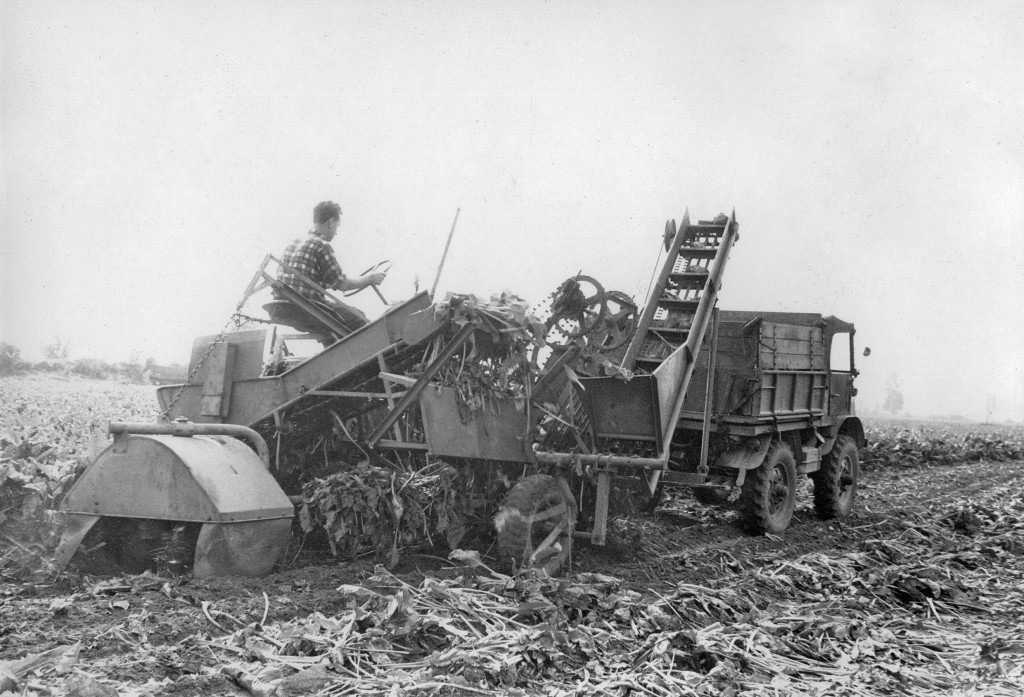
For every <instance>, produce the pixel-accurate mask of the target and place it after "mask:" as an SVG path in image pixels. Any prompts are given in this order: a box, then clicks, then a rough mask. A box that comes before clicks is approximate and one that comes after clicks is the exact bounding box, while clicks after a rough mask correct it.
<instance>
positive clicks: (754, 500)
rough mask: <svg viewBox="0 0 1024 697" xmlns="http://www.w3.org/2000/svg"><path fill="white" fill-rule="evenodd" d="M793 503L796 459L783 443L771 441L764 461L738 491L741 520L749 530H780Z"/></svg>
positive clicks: (751, 471)
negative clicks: (739, 491) (741, 489)
mask: <svg viewBox="0 0 1024 697" xmlns="http://www.w3.org/2000/svg"><path fill="white" fill-rule="evenodd" d="M795 506H796V460H794V459H793V451H792V450H791V449H790V447H789V446H788V445H786V444H785V443H773V444H772V445H771V447H769V448H768V454H767V455H765V457H764V462H762V463H761V465H760V466H759V467H758V468H757V469H752V470H749V471H748V472H747V478H746V481H744V482H743V491H742V492H741V493H740V512H741V515H742V517H743V523H744V525H745V526H746V527H747V529H748V530H750V531H751V532H752V533H754V534H757V535H762V534H764V533H766V532H770V533H780V532H782V531H784V530H785V529H786V528H788V527H789V523H790V521H791V520H792V519H793V509H794V508H795Z"/></svg>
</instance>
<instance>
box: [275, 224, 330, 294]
mask: <svg viewBox="0 0 1024 697" xmlns="http://www.w3.org/2000/svg"><path fill="white" fill-rule="evenodd" d="M281 263H282V264H283V265H284V266H285V267H288V269H290V270H286V269H285V268H284V267H282V268H281V269H279V270H278V272H277V280H279V281H281V282H282V283H285V284H286V285H288V286H290V287H292V288H294V289H295V290H296V291H298V292H299V294H300V295H302V296H304V297H307V298H309V299H311V300H319V301H320V302H323V301H324V294H323V293H321V292H320V291H318V290H317V289H316V288H314V287H313V286H311V285H309V284H308V283H306V282H305V281H303V280H302V279H301V278H299V277H298V276H297V275H295V274H294V273H292V271H297V272H299V273H301V274H302V275H303V276H305V277H307V278H308V279H309V280H311V281H313V282H314V283H317V284H319V285H320V287H322V288H327V289H333V288H336V287H337V286H338V284H340V283H341V282H342V280H344V278H345V275H344V274H343V273H342V272H341V265H340V264H338V260H337V258H335V256H334V250H333V249H332V248H331V245H330V243H329V242H328V241H327V240H325V239H324V238H322V237H320V236H319V235H317V234H316V231H315V230H310V231H309V234H308V235H306V237H305V238H299V239H297V240H295V241H294V242H292V243H291V244H290V245H288V248H287V249H285V250H284V255H283V256H282V257H281ZM274 295H275V296H276V297H280V296H279V295H278V294H277V293H276V292H275V293H274Z"/></svg>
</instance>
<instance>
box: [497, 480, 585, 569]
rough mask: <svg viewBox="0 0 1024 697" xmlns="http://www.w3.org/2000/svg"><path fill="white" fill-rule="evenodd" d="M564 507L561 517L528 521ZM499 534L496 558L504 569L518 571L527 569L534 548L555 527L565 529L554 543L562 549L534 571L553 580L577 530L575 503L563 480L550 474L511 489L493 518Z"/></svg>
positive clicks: (518, 484) (566, 555)
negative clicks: (543, 573) (544, 574)
mask: <svg viewBox="0 0 1024 697" xmlns="http://www.w3.org/2000/svg"><path fill="white" fill-rule="evenodd" d="M562 503H564V504H565V506H566V510H565V512H564V513H562V514H561V515H558V516H555V517H553V518H548V519H546V520H540V521H531V520H530V519H531V518H532V517H533V516H535V515H537V514H538V513H543V512H544V511H547V510H550V509H551V508H553V507H555V506H558V505H559V504H562ZM494 523H495V527H496V528H497V530H498V556H499V558H500V559H501V561H502V564H503V565H504V567H505V568H506V569H509V570H513V569H514V570H516V571H519V570H521V569H523V568H527V567H528V562H529V559H530V557H531V556H532V555H533V551H534V549H535V548H536V545H538V544H540V543H541V542H542V541H543V540H544V538H546V537H547V536H548V533H550V532H551V531H552V530H553V529H554V528H555V526H556V525H557V524H558V523H563V524H564V529H563V530H562V532H561V533H560V534H559V536H558V538H557V539H556V543H557V544H559V545H561V550H559V551H558V553H557V554H552V555H551V556H548V557H545V558H544V559H542V560H540V561H541V562H542V563H541V564H539V565H537V566H536V567H535V568H538V569H543V570H544V571H546V572H547V574H548V575H549V576H554V575H555V574H556V573H557V572H558V570H559V569H560V568H561V567H562V565H563V564H564V563H565V562H566V560H567V559H568V558H569V552H570V551H571V550H572V533H573V530H575V528H576V502H575V501H573V498H572V495H571V494H570V493H569V487H568V485H566V484H565V483H564V480H561V481H560V480H559V479H556V478H555V477H552V476H551V475H549V474H531V475H530V476H529V477H526V478H525V479H522V480H521V481H519V482H518V483H517V484H516V485H515V486H513V487H512V488H511V489H510V490H509V492H508V494H507V495H506V496H505V500H504V501H502V503H501V506H500V508H499V509H498V513H497V515H496V516H495V517H494Z"/></svg>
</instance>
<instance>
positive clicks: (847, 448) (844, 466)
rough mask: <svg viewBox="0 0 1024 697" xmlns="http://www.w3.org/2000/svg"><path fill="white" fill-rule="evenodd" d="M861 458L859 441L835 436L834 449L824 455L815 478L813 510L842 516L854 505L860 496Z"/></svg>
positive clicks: (833, 516)
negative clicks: (858, 482)
mask: <svg viewBox="0 0 1024 697" xmlns="http://www.w3.org/2000/svg"><path fill="white" fill-rule="evenodd" d="M859 473H860V461H859V458H858V457H857V443H856V442H855V441H854V440H853V438H851V437H850V436H839V437H838V438H836V442H835V445H833V446H832V450H831V451H830V452H829V453H828V455H826V456H825V457H824V458H822V463H821V469H819V470H818V471H817V472H815V473H814V474H813V475H811V476H812V477H813V478H814V510H816V511H817V512H818V515H819V516H820V517H822V518H825V519H829V518H841V517H843V516H845V515H846V514H848V513H849V512H850V510H851V509H852V508H853V499H854V498H855V497H856V496H857V476H858V475H859Z"/></svg>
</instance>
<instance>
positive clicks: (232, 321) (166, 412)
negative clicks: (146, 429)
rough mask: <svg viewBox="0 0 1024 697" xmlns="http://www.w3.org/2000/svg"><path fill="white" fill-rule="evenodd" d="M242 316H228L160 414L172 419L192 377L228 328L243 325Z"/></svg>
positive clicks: (221, 339)
mask: <svg viewBox="0 0 1024 697" xmlns="http://www.w3.org/2000/svg"><path fill="white" fill-rule="evenodd" d="M240 317H241V315H239V314H238V313H237V312H236V313H235V314H233V315H231V317H229V318H228V321H227V322H226V323H225V324H224V328H223V329H221V330H220V334H218V335H217V337H216V338H215V339H214V340H213V341H211V342H210V345H209V346H207V347H206V350H205V351H204V352H203V355H202V356H200V357H199V360H198V361H196V364H195V365H194V366H192V370H190V371H188V377H186V378H185V382H184V383H183V384H182V385H181V387H179V388H178V391H177V392H175V393H174V396H173V397H171V401H169V402H168V403H167V406H166V407H165V408H164V410H163V411H161V412H160V416H162V417H163V418H165V419H170V417H171V409H173V408H174V405H175V404H177V403H178V399H180V398H181V395H182V394H183V393H184V392H185V388H186V387H190V386H191V384H192V378H194V377H195V376H196V374H197V373H198V372H199V369H200V368H202V367H203V364H204V363H206V359H207V358H209V357H210V354H211V353H213V348H214V347H215V346H216V345H217V344H219V343H220V342H221V341H223V340H224V337H225V336H226V335H227V333H228V329H230V328H231V327H232V325H234V328H235V329H237V328H238V327H239V326H241V323H240V322H239V321H238V320H239V318H240Z"/></svg>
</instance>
